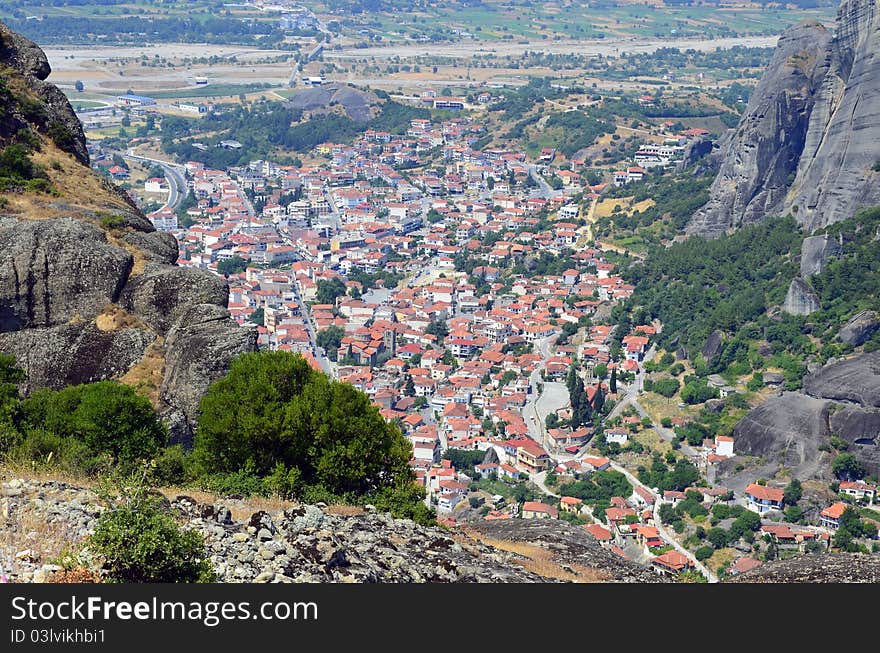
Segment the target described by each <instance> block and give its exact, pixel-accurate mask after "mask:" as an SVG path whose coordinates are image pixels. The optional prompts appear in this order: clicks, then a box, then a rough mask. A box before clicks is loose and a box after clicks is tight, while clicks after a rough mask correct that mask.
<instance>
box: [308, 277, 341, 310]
mask: <svg viewBox="0 0 880 653" xmlns="http://www.w3.org/2000/svg"><path fill="white" fill-rule="evenodd" d="M345 292H346V289H345V283H343V281H342V279H339V278H338V277H333V278H332V279H320V280H319V281H318V284H317V293H316V295H315V301H317V302H318V303H319V304H332V305H335V304H336V298H337V297H342V296H344V295H345Z"/></svg>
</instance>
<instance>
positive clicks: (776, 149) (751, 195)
mask: <svg viewBox="0 0 880 653" xmlns="http://www.w3.org/2000/svg"><path fill="white" fill-rule="evenodd" d="M830 42H831V34H830V33H829V32H828V30H826V29H825V28H824V27H823V26H822V25H821V24H819V23H818V22H807V23H801V24H799V25H796V26H794V27H791V28H789V29H788V30H786V31H785V33H784V34H783V35H782V36H781V37H780V39H779V43H778V44H777V46H776V51H775V52H774V54H773V58H772V59H771V61H770V65H769V66H768V68H767V72H766V73H765V74H764V76H763V77H762V79H761V81H760V82H759V83H758V86H757V87H756V88H755V90H754V92H753V93H752V95H751V97H750V98H749V104H748V106H747V107H746V111H745V113H744V114H743V118H742V120H741V121H740V124H739V126H738V127H737V128H736V131H735V132H734V134H733V136H732V137H731V138H729V139H728V140H727V141H726V149H725V154H724V157H723V159H722V164H721V168H720V170H719V172H718V176H717V177H716V178H715V181H714V182H713V184H712V187H711V188H710V199H709V202H708V203H707V204H706V205H705V206H704V207H702V208H701V209H700V210H699V211H698V212H697V213H696V214H695V215H694V217H693V220H692V221H691V223H690V224H689V225H688V228H687V231H688V233H694V234H701V235H706V236H718V235H720V234H722V233H724V232H725V231H727V230H728V229H731V228H734V229H735V228H738V227H741V226H743V225H747V224H754V223H756V222H759V221H761V220H762V219H763V218H764V216H765V214H767V213H768V212H773V211H775V210H776V209H777V207H779V206H781V204H782V202H783V200H784V199H785V193H786V191H787V189H788V185H789V183H790V182H789V176H790V175H791V176H792V177H793V176H794V174H795V171H796V170H797V165H798V160H799V158H800V154H801V152H802V151H803V147H804V143H805V142H806V139H807V128H808V124H809V117H810V112H811V110H812V108H813V103H814V101H815V95H814V94H815V89H816V88H817V87H818V86H819V84H820V83H821V81H822V79H823V78H824V76H825V73H826V70H827V63H826V62H825V58H824V54H823V53H824V52H825V49H826V48H827V47H828V44H829V43H830Z"/></svg>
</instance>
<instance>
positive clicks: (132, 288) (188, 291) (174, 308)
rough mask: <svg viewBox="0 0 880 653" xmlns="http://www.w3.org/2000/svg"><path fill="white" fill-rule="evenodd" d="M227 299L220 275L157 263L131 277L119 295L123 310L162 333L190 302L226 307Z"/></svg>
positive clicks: (185, 310)
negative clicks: (133, 314)
mask: <svg viewBox="0 0 880 653" xmlns="http://www.w3.org/2000/svg"><path fill="white" fill-rule="evenodd" d="M228 301H229V286H228V285H227V284H226V282H225V281H223V279H221V278H220V277H216V276H213V275H208V274H205V273H204V272H202V271H200V270H193V269H182V268H178V267H173V266H170V265H161V264H156V263H154V264H151V265H148V266H147V268H146V269H145V270H144V272H143V273H142V274H139V275H138V276H137V277H134V278H132V279H131V281H130V282H129V283H128V285H127V286H126V287H125V291H124V292H123V293H122V297H121V298H120V304H121V305H122V306H123V307H125V308H126V310H129V311H131V312H132V313H135V314H137V315H138V316H140V317H141V318H142V319H143V320H144V322H146V323H147V324H148V325H150V326H151V327H153V328H154V329H156V330H157V331H159V332H160V333H163V334H164V333H166V332H167V331H168V330H169V329H170V328H171V326H172V325H173V324H174V323H175V322H177V320H179V319H180V317H181V316H182V315H183V314H184V313H185V312H187V311H188V310H189V309H190V308H191V307H192V306H196V305H198V304H214V305H216V306H220V307H221V308H226V304H227V303H228Z"/></svg>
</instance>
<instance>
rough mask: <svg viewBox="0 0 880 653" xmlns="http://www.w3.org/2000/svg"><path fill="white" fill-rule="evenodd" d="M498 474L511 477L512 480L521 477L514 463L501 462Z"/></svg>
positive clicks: (502, 476)
mask: <svg viewBox="0 0 880 653" xmlns="http://www.w3.org/2000/svg"><path fill="white" fill-rule="evenodd" d="M498 476H499V477H501V478H509V479H510V480H512V481H518V480H519V477H520V471H519V470H518V469H517V468H516V467H513V466H512V465H508V464H506V463H501V464H500V465H499V466H498Z"/></svg>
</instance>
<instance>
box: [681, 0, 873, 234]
mask: <svg viewBox="0 0 880 653" xmlns="http://www.w3.org/2000/svg"><path fill="white" fill-rule="evenodd" d="M876 7H877V0H844V2H842V3H841V5H840V8H839V9H838V14H837V23H836V27H835V35H834V37H833V38H832V37H831V34H830V33H829V32H828V31H827V30H825V28H824V27H822V26H821V25H819V24H818V23H815V22H808V23H801V24H799V25H796V26H794V27H791V28H789V29H788V30H786V31H785V33H784V34H783V35H782V37H781V38H780V39H779V43H778V45H777V48H776V52H775V53H774V56H773V59H772V61H771V63H770V65H769V67H768V68H767V71H766V73H765V74H764V76H763V78H762V79H761V81H760V83H759V84H758V86H757V87H756V89H755V92H754V93H753V94H752V96H751V98H750V100H749V105H748V107H747V109H746V112H745V114H744V116H743V119H742V121H741V122H740V124H739V126H738V127H737V129H736V132H735V133H734V136H733V137H732V138H731V139H730V140H729V142H728V143H727V147H726V154H725V157H724V161H723V163H722V165H721V168H720V171H719V174H718V177H717V178H716V179H715V182H714V183H713V185H712V188H711V196H710V199H709V201H708V202H707V204H706V205H705V206H704V207H702V208H701V209H700V210H698V211H697V213H696V214H695V215H694V217H693V219H692V221H691V223H690V224H689V225H688V228H687V231H688V233H691V234H703V235H707V236H717V235H719V234H721V233H724V232H725V231H727V230H729V229H735V228H738V227H740V226H742V225H745V224H752V223H754V222H758V221H760V220H762V219H763V218H765V217H767V216H772V215H785V214H787V213H791V214H792V215H794V216H795V218H796V219H797V220H798V222H799V223H801V224H802V225H803V226H804V228H805V229H806V231H807V232H811V231H813V230H815V229H817V228H819V227H822V226H824V225H827V224H830V223H833V222H837V221H840V220H844V219H846V218H848V217H850V216H852V215H853V214H854V213H855V211H856V210H857V209H858V208H859V207H861V206H870V205H875V204H880V173H878V172H876V171H873V170H872V168H873V166H874V164H875V163H876V161H877V159H878V152H877V145H876V144H877V142H878V141H880V58H878V57H877V56H876V53H877V52H878V51H880V12H878V11H877V8H876Z"/></svg>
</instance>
